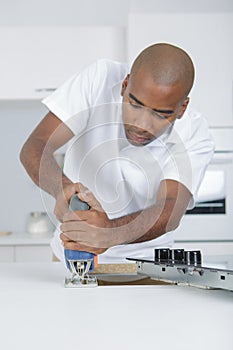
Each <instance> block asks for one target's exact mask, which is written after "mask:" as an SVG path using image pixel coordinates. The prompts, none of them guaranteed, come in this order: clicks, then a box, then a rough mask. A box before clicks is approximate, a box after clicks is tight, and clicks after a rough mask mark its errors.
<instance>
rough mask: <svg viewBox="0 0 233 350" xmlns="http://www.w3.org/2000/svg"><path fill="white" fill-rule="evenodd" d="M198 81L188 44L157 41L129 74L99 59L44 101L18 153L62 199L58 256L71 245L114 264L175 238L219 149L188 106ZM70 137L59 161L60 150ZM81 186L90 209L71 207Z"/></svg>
mask: <svg viewBox="0 0 233 350" xmlns="http://www.w3.org/2000/svg"><path fill="white" fill-rule="evenodd" d="M193 80H194V67H193V63H192V61H191V59H190V57H189V56H188V55H187V53H186V52H184V51H183V50H182V49H180V48H178V47H175V46H173V45H169V44H155V45H152V46H150V47H148V48H146V49H145V50H143V51H142V52H141V53H140V54H139V56H138V57H137V58H136V60H135V62H134V63H133V65H132V68H131V70H130V73H129V72H128V67H127V65H125V64H120V63H118V62H112V61H109V60H100V61H97V62H96V63H94V64H92V65H91V66H89V67H88V68H86V69H85V70H84V71H83V72H82V73H81V74H79V75H76V76H74V77H72V78H71V79H70V80H69V81H67V82H66V83H65V84H64V85H63V86H61V87H60V88H58V89H57V90H56V91H55V92H54V93H53V94H52V95H50V96H49V97H47V98H46V99H45V100H44V101H43V103H44V104H45V105H46V106H47V107H48V109H49V113H48V114H47V115H46V116H45V118H44V119H43V120H42V121H41V123H40V124H39V125H38V126H37V127H36V129H35V130H34V131H33V132H32V134H31V135H30V137H29V138H28V140H27V141H26V143H25V145H24V146H23V149H22V151H21V161H22V163H23V165H24V166H25V168H26V170H27V172H28V174H29V175H30V176H31V178H32V179H33V180H34V182H35V183H36V184H37V185H39V186H40V187H41V188H42V189H44V190H45V191H47V192H48V193H50V194H51V195H52V196H53V197H54V198H55V200H56V204H55V214H56V217H57V219H58V220H59V221H60V222H61V226H60V229H59V230H57V233H56V234H55V238H54V240H53V243H52V247H53V249H54V253H55V254H56V255H57V256H58V257H59V259H63V249H64V247H66V248H68V249H74V250H81V251H89V252H93V253H95V254H100V255H99V262H100V263H101V262H103V263H106V262H107V263H112V262H124V261H125V258H126V257H132V256H135V257H149V256H151V257H152V256H153V249H154V248H155V247H156V246H171V245H172V241H173V235H172V231H173V230H175V229H176V228H177V227H178V225H179V223H180V220H181V218H182V216H183V215H184V213H185V211H186V209H187V208H191V207H192V206H193V204H194V201H195V196H196V194H197V190H198V188H199V186H200V183H201V181H202V179H203V176H204V172H205V169H206V167H207V165H208V163H209V161H210V159H211V157H212V154H213V142H212V139H211V136H210V133H209V130H208V126H207V123H206V120H205V119H204V118H202V117H201V116H200V114H198V113H196V112H194V111H192V110H191V109H189V108H188V104H189V97H188V95H189V92H190V90H191V88H192V85H193ZM68 141H69V145H68V146H67V151H66V157H65V163H64V169H63V170H62V169H61V168H59V166H58V165H57V163H56V161H55V159H54V156H53V155H54V152H55V151H56V150H57V149H58V148H60V147H61V146H63V145H65V144H66V143H67V142H68ZM75 193H78V196H79V198H80V199H81V200H83V201H85V202H87V203H88V204H89V206H90V210H88V211H85V212H82V211H76V212H69V210H68V203H69V201H70V198H71V197H72V195H74V194H75ZM187 235H188V233H187ZM59 236H60V238H59ZM60 239H61V240H62V244H61V242H60ZM63 246H64V247H63Z"/></svg>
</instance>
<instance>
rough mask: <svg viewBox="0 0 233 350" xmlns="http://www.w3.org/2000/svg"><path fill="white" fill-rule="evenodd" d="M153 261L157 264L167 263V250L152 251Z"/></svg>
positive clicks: (168, 250)
mask: <svg viewBox="0 0 233 350" xmlns="http://www.w3.org/2000/svg"><path fill="white" fill-rule="evenodd" d="M154 253H155V255H154V260H155V262H159V263H168V262H169V258H170V249H169V248H159V249H155V250H154Z"/></svg>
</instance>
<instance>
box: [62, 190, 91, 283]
mask: <svg viewBox="0 0 233 350" xmlns="http://www.w3.org/2000/svg"><path fill="white" fill-rule="evenodd" d="M89 209H90V207H89V205H88V204H87V203H86V202H83V201H81V200H80V199H79V198H78V195H77V194H75V195H73V196H72V197H71V200H70V204H69V210H72V211H76V210H89ZM64 255H65V261H66V266H67V268H68V269H69V270H70V272H71V277H66V279H65V287H71V288H76V287H96V286H97V278H96V276H95V275H89V272H90V271H93V270H94V268H95V267H97V256H96V255H94V254H93V253H89V252H83V251H78V250H71V249H65V250H64Z"/></svg>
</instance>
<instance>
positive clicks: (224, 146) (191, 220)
mask: <svg viewBox="0 0 233 350" xmlns="http://www.w3.org/2000/svg"><path fill="white" fill-rule="evenodd" d="M211 131H212V134H213V138H214V142H215V152H214V156H213V159H212V161H211V162H210V164H209V166H208V168H207V171H206V174H205V177H204V179H203V182H202V184H201V186H200V189H199V192H198V197H197V202H196V204H195V207H194V208H193V209H192V210H190V211H187V212H186V215H185V216H184V217H183V219H182V222H181V225H180V226H179V227H178V229H177V230H176V231H175V241H176V242H179V241H199V242H200V241H215V242H216V241H219V242H220V241H221V242H223V241H233V230H232V223H233V221H232V218H233V182H232V174H233V129H232V128H228V129H227V128H220V127H219V128H212V130H211Z"/></svg>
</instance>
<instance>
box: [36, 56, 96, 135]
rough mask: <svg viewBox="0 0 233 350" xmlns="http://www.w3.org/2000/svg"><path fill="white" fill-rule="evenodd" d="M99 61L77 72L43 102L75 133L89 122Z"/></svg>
mask: <svg viewBox="0 0 233 350" xmlns="http://www.w3.org/2000/svg"><path fill="white" fill-rule="evenodd" d="M96 70H97V63H96V62H95V63H93V64H91V65H90V66H88V67H87V68H85V69H84V70H83V71H82V72H81V73H79V74H75V75H74V76H72V77H71V78H70V79H69V80H67V81H66V82H65V83H64V84H63V85H61V86H60V87H59V88H58V89H57V90H56V91H54V92H53V93H52V94H51V95H49V96H48V97H46V98H45V99H43V100H42V103H43V104H44V105H45V106H46V107H47V108H48V109H49V110H50V111H51V112H52V113H54V114H55V115H56V116H57V117H58V118H59V119H60V120H61V121H63V122H64V123H65V124H66V125H67V126H68V127H69V128H70V129H71V130H72V131H73V133H74V134H78V133H80V132H82V131H83V130H84V129H85V127H86V125H87V122H88V118H89V109H90V106H91V104H92V100H91V99H92V84H93V82H94V81H95V77H96Z"/></svg>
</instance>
